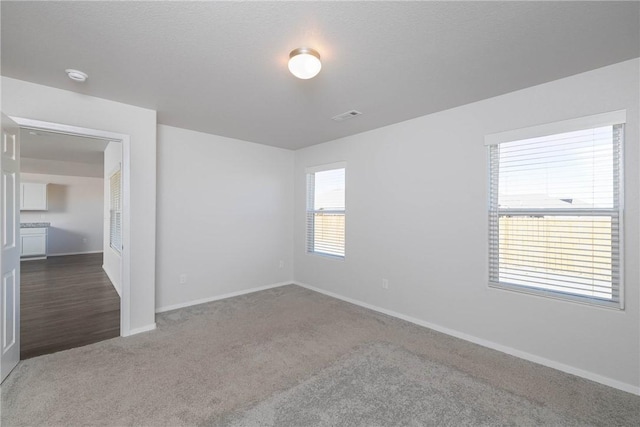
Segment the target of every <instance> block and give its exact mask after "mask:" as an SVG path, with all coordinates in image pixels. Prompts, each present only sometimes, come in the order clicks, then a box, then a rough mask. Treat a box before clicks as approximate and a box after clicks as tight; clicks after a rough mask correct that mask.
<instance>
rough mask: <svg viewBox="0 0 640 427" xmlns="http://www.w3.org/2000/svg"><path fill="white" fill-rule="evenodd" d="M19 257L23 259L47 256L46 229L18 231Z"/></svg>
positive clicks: (23, 229)
mask: <svg viewBox="0 0 640 427" xmlns="http://www.w3.org/2000/svg"><path fill="white" fill-rule="evenodd" d="M20 256H21V257H23V258H28V257H46V256H47V229H46V227H42V228H21V229H20Z"/></svg>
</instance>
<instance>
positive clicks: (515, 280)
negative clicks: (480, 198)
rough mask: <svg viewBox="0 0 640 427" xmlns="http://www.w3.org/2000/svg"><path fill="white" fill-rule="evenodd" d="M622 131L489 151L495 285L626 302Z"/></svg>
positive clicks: (497, 146)
mask: <svg viewBox="0 0 640 427" xmlns="http://www.w3.org/2000/svg"><path fill="white" fill-rule="evenodd" d="M622 134H623V125H608V126H602V127H597V128H592V129H585V130H579V131H572V132H565V133H560V134H555V135H549V136H544V137H539V138H530V139H525V140H519V141H511V142H503V143H500V144H495V145H491V146H490V215H489V228H490V232H489V233H490V234H489V240H490V248H489V257H490V266H489V267H490V268H489V270H490V273H489V274H490V281H491V282H492V283H494V284H498V285H506V286H508V287H518V288H523V289H525V290H535V291H538V292H543V293H551V294H554V295H556V296H560V295H564V296H568V297H570V298H575V299H581V300H584V301H589V302H591V303H596V304H605V305H608V304H610V305H618V304H619V303H620V301H621V298H620V289H621V283H620V208H621V206H620V199H621V188H620V186H621V183H620V164H621V145H622Z"/></svg>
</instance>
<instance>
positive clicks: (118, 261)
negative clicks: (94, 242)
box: [102, 141, 122, 296]
mask: <svg viewBox="0 0 640 427" xmlns="http://www.w3.org/2000/svg"><path fill="white" fill-rule="evenodd" d="M121 167H122V144H121V143H119V142H115V141H111V142H110V143H109V144H107V147H106V148H105V149H104V180H103V181H104V199H103V200H104V202H103V208H104V210H103V219H104V223H103V242H104V255H103V257H102V268H103V269H104V271H105V273H107V276H109V279H110V280H111V283H113V287H114V288H116V291H117V292H118V294H119V295H121V296H122V278H121V273H122V271H121V267H122V258H121V256H120V253H119V252H117V251H115V250H114V249H113V248H112V247H111V240H110V234H111V233H110V231H111V213H110V209H111V185H110V184H111V182H110V178H111V175H113V173H114V172H115V171H117V170H119V169H121Z"/></svg>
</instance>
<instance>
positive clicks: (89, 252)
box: [47, 251, 102, 256]
mask: <svg viewBox="0 0 640 427" xmlns="http://www.w3.org/2000/svg"><path fill="white" fill-rule="evenodd" d="M101 253H102V251H86V252H67V253H64V254H47V256H67V255H86V254H101Z"/></svg>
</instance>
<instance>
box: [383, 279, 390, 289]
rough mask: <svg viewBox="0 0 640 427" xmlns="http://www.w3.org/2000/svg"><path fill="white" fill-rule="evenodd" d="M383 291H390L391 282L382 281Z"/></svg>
mask: <svg viewBox="0 0 640 427" xmlns="http://www.w3.org/2000/svg"><path fill="white" fill-rule="evenodd" d="M382 289H389V280H387V279H382Z"/></svg>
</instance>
